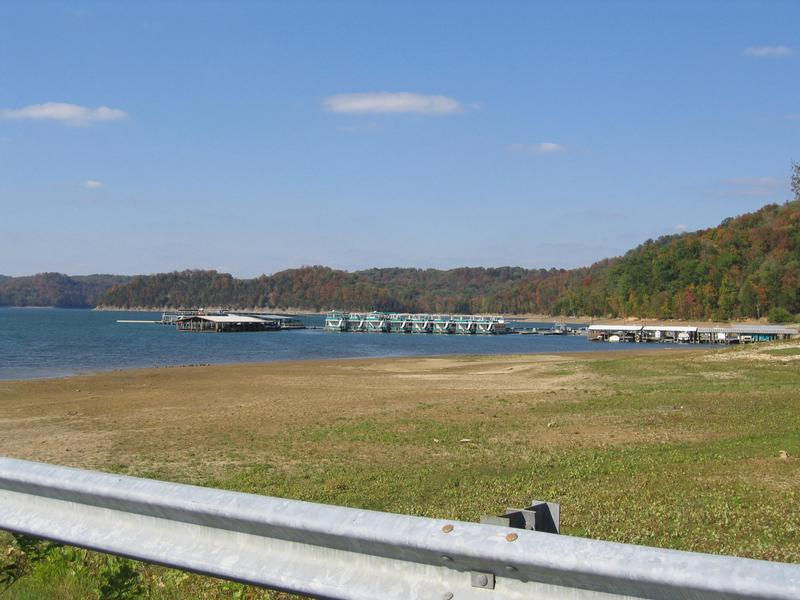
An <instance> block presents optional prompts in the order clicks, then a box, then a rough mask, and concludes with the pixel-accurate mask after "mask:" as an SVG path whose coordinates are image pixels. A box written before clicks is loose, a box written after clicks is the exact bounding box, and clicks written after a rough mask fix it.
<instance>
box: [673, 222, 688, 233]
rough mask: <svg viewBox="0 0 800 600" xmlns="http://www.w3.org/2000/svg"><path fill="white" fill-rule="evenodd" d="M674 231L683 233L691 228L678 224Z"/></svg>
mask: <svg viewBox="0 0 800 600" xmlns="http://www.w3.org/2000/svg"><path fill="white" fill-rule="evenodd" d="M673 229H674V230H675V231H677V232H678V233H683V232H684V231H686V230H687V229H689V228H688V227H687V226H686V225H684V224H683V223H678V224H677V225H675V226H674V227H673Z"/></svg>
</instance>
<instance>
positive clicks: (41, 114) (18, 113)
mask: <svg viewBox="0 0 800 600" xmlns="http://www.w3.org/2000/svg"><path fill="white" fill-rule="evenodd" d="M127 116H128V113H126V112H125V111H124V110H120V109H118V108H109V107H108V106H98V107H97V108H90V107H88V106H79V105H78V104H67V103H65V102H45V103H44V104H31V105H29V106H24V107H22V108H3V109H0V119H14V120H21V119H30V120H37V121H43V120H49V121H61V122H63V123H69V124H70V125H88V124H90V123H95V122H98V121H119V120H120V119H125V118H127Z"/></svg>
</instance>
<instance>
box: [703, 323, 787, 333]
mask: <svg viewBox="0 0 800 600" xmlns="http://www.w3.org/2000/svg"><path fill="white" fill-rule="evenodd" d="M698 331H699V332H700V333H741V334H748V333H777V334H783V335H797V333H798V331H800V330H798V328H797V327H784V326H782V325H732V326H731V327H700V328H699V329H698Z"/></svg>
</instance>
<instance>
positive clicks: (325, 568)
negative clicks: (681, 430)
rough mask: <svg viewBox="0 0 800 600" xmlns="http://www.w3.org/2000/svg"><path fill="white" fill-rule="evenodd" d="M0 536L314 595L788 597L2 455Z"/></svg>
mask: <svg viewBox="0 0 800 600" xmlns="http://www.w3.org/2000/svg"><path fill="white" fill-rule="evenodd" d="M500 522H503V521H500ZM0 529H7V530H9V531H14V532H18V533H24V534H28V535H32V536H37V537H42V538H47V539H51V540H54V541H58V542H63V543H66V544H71V545H75V546H81V547H84V548H89V549H92V550H98V551H101V552H107V553H111V554H117V555H121V556H127V557H130V558H135V559H139V560H143V561H147V562H151V563H157V564H161V565H166V566H170V567H175V568H178V569H184V570H188V571H193V572H197V573H203V574H207V575H212V576H215V577H221V578H225V579H231V580H236V581H241V582H245V583H249V584H254V585H258V586H262V587H267V588H273V589H279V590H285V591H290V592H296V593H299V594H305V595H309V596H315V597H321V598H353V599H369V600H374V599H377V598H381V599H390V600H391V599H398V600H399V599H403V600H406V599H412V598H425V599H433V600H472V599H478V600H481V599H482V600H501V599H502V600H505V599H522V598H525V599H540V600H550V599H552V600H579V599H580V600H584V599H586V600H608V599H611V598H652V599H656V600H695V599H696V600H732V599H737V600H740V599H776V600H797V599H798V598H800V566H798V565H791V564H784V563H775V562H768V561H761V560H751V559H744V558H735V557H730V556H716V555H710V554H699V553H693V552H682V551H677V550H665V549H660V548H649V547H644V546H634V545H630V544H619V543H614V542H605V541H598V540H591V539H585V538H576V537H569V536H564V535H555V534H551V533H542V532H540V531H529V530H525V529H514V528H510V527H503V526H500V525H494V524H477V523H466V522H461V521H454V520H449V519H431V518H425V517H414V516H407V515H398V514H390V513H383V512H377V511H371V510H360V509H355V508H344V507H337V506H329V505H324V504H314V503H310V502H302V501H298V500H286V499H281V498H271V497H266V496H258V495H254V494H243V493H238V492H229V491H223V490H216V489H210V488H202V487H196V486H190V485H182V484H176V483H167V482H162V481H154V480H149V479H140V478H136V477H128V476H123V475H112V474H107V473H98V472H94V471H87V470H83V469H73V468H68V467H61V466H54V465H48V464H43V463H36V462H29V461H23V460H17V459H12V458H2V457H0Z"/></svg>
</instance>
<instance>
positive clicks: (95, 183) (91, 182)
mask: <svg viewBox="0 0 800 600" xmlns="http://www.w3.org/2000/svg"><path fill="white" fill-rule="evenodd" d="M104 185H105V184H104V183H103V182H102V181H100V180H99V179H87V180H86V181H84V182H83V187H85V188H89V189H90V190H96V189H97V188H101V187H103V186H104Z"/></svg>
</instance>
